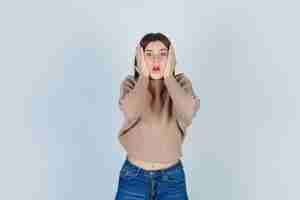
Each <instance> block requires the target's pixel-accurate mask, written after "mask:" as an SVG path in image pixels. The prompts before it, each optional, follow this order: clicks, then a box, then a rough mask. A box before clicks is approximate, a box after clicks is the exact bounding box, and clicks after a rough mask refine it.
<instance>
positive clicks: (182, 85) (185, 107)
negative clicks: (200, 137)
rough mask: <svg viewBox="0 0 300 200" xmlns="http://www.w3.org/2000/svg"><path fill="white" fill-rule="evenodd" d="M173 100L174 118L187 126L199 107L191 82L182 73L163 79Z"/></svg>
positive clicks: (198, 100)
mask: <svg viewBox="0 0 300 200" xmlns="http://www.w3.org/2000/svg"><path fill="white" fill-rule="evenodd" d="M164 80H165V85H166V87H167V89H168V92H169V94H170V96H171V99H172V101H173V106H174V111H175V115H176V118H177V119H178V120H179V121H180V122H181V124H183V126H184V127H188V126H189V125H191V124H192V119H193V118H194V117H195V116H196V113H197V111H198V110H199V108H200V98H199V97H198V96H196V95H195V93H194V91H193V87H192V82H191V81H190V80H189V79H188V78H187V77H186V76H185V75H184V74H183V73H181V74H179V75H177V76H176V77H174V76H169V77H167V78H165V79H164Z"/></svg>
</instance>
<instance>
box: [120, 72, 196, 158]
mask: <svg viewBox="0 0 300 200" xmlns="http://www.w3.org/2000/svg"><path fill="white" fill-rule="evenodd" d="M127 80H132V81H133V82H134V88H132V89H131V90H125V89H124V83H125V81H127ZM179 80H183V81H180V82H179ZM149 82H150V80H149V78H146V77H145V76H142V75H140V76H139V77H138V79H137V80H135V79H134V77H133V76H131V75H128V76H127V77H126V78H125V80H124V81H123V82H122V83H121V87H120V98H119V108H120V110H121V111H122V113H123V116H124V123H123V125H122V127H121V129H120V131H119V134H118V139H119V142H120V144H121V145H122V146H123V148H124V149H125V151H126V152H127V154H128V155H130V156H131V157H132V158H135V159H138V160H144V161H150V162H160V163H167V162H172V161H175V160H177V159H179V158H180V157H181V156H182V144H183V141H184V138H185V137H186V134H187V133H186V129H187V127H189V126H190V125H191V124H192V120H193V118H194V117H195V116H196V113H197V112H198V110H199V108H200V98H199V97H198V96H197V95H196V94H195V92H194V90H193V87H192V83H191V81H190V80H189V79H188V78H187V76H186V75H185V74H183V73H180V74H177V75H175V77H174V76H170V77H168V78H167V79H163V83H164V88H165V90H163V92H162V95H161V96H160V102H161V103H160V105H159V106H158V107H157V106H156V109H154V108H153V106H152V105H153V104H152V103H153V101H152V99H153V98H152V95H151V93H150V91H149Z"/></svg>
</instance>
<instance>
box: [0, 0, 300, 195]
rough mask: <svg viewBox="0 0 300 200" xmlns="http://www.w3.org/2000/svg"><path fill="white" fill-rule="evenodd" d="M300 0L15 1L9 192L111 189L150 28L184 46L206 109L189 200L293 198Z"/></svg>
mask: <svg viewBox="0 0 300 200" xmlns="http://www.w3.org/2000/svg"><path fill="white" fill-rule="evenodd" d="M298 8H299V4H298V3H297V1H267V0H252V1H238V0H230V1H221V0H212V1H158V0H152V1H142V0H134V1H115V0H111V1H101V0H100V1H99V0H98V1H96V0H85V1H75V0H73V1H72V0H60V1H57V0H53V1H33V0H29V1H6V2H3V1H2V2H1V6H0V13H1V14H0V22H1V33H0V44H1V45H0V51H1V59H0V69H1V71H0V91H1V98H0V137H1V138H0V158H1V163H0V199H5V200H12V199H13V200H19V199H23V200H41V199H49V200H82V199H89V200H96V199H97V200H98V199H103V200H104V199H105V200H109V199H113V197H114V195H115V193H116V189H117V183H118V182H117V181H118V175H119V174H118V173H119V170H120V167H121V165H122V163H123V161H124V159H125V152H124V150H123V149H122V147H121V145H120V144H119V142H118V139H117V133H118V130H119V128H120V126H121V124H122V121H123V116H122V113H121V112H120V110H119V109H118V97H119V90H120V82H121V80H122V79H123V78H124V77H125V76H126V75H127V74H130V73H133V70H132V68H131V66H132V64H133V56H134V50H135V46H136V44H137V42H138V41H139V40H140V38H141V37H142V36H143V35H144V34H145V33H148V32H162V33H165V34H166V35H167V36H169V37H170V38H171V41H172V42H173V43H174V46H175V49H176V55H177V60H178V64H179V66H180V68H179V71H182V72H184V73H186V74H187V75H188V77H190V79H191V80H192V82H193V86H194V89H195V92H196V93H197V94H198V95H199V96H200V98H201V108H200V111H199V113H198V114H197V116H196V118H195V119H194V121H193V124H192V126H191V127H189V128H188V132H187V134H188V136H187V138H186V140H185V143H184V145H183V153H184V157H183V158H182V160H183V162H184V166H185V170H186V175H187V184H188V185H187V186H188V192H189V195H190V199H192V200H201V199H203V200H220V199H222V200H267V199H272V200H296V199H300V194H299V180H300V174H299V168H300V161H299V155H298V154H299V151H300V147H299V146H298V143H299V139H300V136H299V133H300V127H299V124H300V122H299V120H300V116H299V114H300V110H299V109H300V92H299V91H300V90H299V88H298V87H299V85H300V81H299V79H298V77H299V72H300V70H299V67H300V62H299V45H300V43H299V41H300V40H299V35H300V30H299V24H298V21H297V19H299V18H300V14H299V12H298Z"/></svg>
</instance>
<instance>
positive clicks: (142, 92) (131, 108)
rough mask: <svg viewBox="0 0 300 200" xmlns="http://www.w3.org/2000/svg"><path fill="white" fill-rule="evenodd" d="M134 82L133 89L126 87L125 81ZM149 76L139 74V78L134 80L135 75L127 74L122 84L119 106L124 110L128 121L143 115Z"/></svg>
mask: <svg viewBox="0 0 300 200" xmlns="http://www.w3.org/2000/svg"><path fill="white" fill-rule="evenodd" d="M128 80H131V81H132V82H134V88H133V89H129V90H128V89H125V88H124V83H125V81H128ZM148 83H149V78H147V77H144V76H139V78H138V80H137V81H136V80H134V78H133V76H130V75H129V76H127V77H126V78H125V80H124V81H123V82H122V83H121V86H120V98H119V108H120V110H121V111H122V112H123V114H124V117H125V119H126V120H127V121H134V120H136V119H138V118H139V117H140V116H141V113H142V111H143V110H144V108H145V105H146V98H147V97H146V96H147V95H148V94H147V91H148V90H147V88H148Z"/></svg>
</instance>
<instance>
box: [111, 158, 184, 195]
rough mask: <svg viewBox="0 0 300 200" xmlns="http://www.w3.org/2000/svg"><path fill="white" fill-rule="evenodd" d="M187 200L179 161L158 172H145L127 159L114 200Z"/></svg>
mask: <svg viewBox="0 0 300 200" xmlns="http://www.w3.org/2000/svg"><path fill="white" fill-rule="evenodd" d="M125 199H127V200H171V199H172V200H188V194H187V189H186V182H185V172H184V169H183V165H182V162H181V160H179V161H178V162H177V163H175V164H174V165H172V166H170V167H168V168H165V169H160V170H145V169H143V168H141V167H139V166H137V165H135V164H133V163H132V162H130V161H129V160H128V159H127V157H126V160H125V162H124V163H123V166H122V168H121V170H120V173H119V183H118V190H117V194H116V196H115V200H125Z"/></svg>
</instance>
